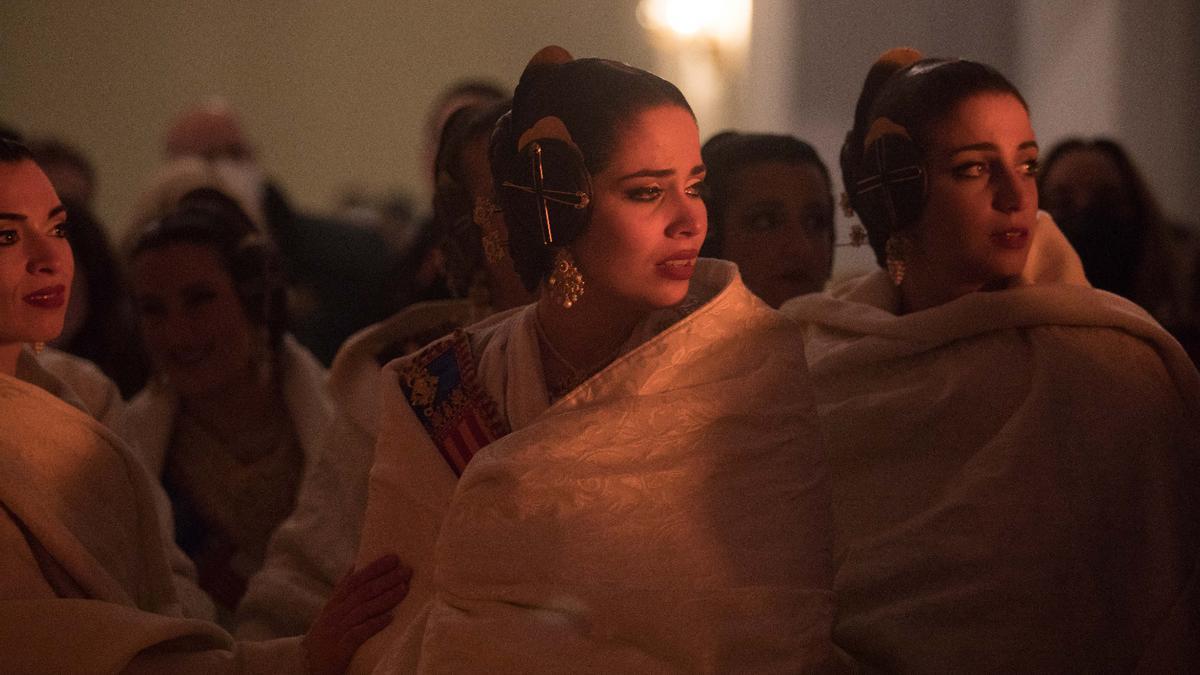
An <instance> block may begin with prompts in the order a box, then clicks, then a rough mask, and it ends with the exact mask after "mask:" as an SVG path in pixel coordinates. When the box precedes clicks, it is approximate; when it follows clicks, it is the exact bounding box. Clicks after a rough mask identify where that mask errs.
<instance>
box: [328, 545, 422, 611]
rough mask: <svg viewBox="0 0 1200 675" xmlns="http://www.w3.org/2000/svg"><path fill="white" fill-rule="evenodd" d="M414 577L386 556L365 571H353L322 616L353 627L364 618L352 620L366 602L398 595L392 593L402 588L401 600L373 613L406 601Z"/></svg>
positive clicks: (398, 562) (335, 593)
mask: <svg viewBox="0 0 1200 675" xmlns="http://www.w3.org/2000/svg"><path fill="white" fill-rule="evenodd" d="M411 577H412V570H411V569H409V568H408V567H405V566H403V565H401V564H400V560H399V559H398V558H397V557H396V556H384V557H382V558H380V559H378V560H376V561H374V562H372V563H371V564H370V565H367V566H366V567H364V568H363V569H361V570H359V571H357V572H352V573H351V574H349V575H348V576H347V577H346V578H345V579H344V580H343V581H342V582H340V583H339V584H338V586H337V588H336V589H335V591H334V593H333V594H332V595H331V596H330V599H329V601H328V602H327V603H326V604H325V607H324V609H323V610H322V614H324V615H325V617H326V618H327V619H328V620H329V621H330V622H331V623H335V624H340V625H342V626H345V627H347V628H349V627H352V626H354V625H355V624H356V623H358V621H360V620H361V619H362V617H363V614H362V613H361V612H360V613H358V614H356V615H355V617H354V618H353V619H352V618H350V614H351V612H354V611H355V610H356V609H357V608H358V607H360V606H362V605H364V603H367V602H370V601H372V600H374V599H376V598H379V597H381V596H384V595H385V594H394V593H392V592H393V591H394V590H397V589H398V591H399V597H398V598H396V599H395V600H394V601H391V602H390V604H388V605H387V606H386V607H385V608H384V609H383V610H378V611H375V612H372V613H371V614H378V613H379V611H385V610H387V609H391V608H392V607H394V606H395V605H396V603H397V602H399V601H400V600H402V599H404V596H405V595H407V594H408V581H409V579H410V578H411ZM376 604H378V603H376ZM372 606H374V605H372Z"/></svg>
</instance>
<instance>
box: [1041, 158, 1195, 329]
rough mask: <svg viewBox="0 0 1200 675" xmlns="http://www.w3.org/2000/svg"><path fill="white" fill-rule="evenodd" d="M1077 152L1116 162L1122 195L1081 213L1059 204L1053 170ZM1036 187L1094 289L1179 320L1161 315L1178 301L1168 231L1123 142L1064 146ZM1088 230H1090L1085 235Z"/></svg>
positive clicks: (1105, 196) (1043, 165) (1044, 167)
mask: <svg viewBox="0 0 1200 675" xmlns="http://www.w3.org/2000/svg"><path fill="white" fill-rule="evenodd" d="M1073 152H1096V153H1099V154H1100V155H1102V156H1104V157H1105V158H1106V159H1108V160H1109V161H1110V162H1112V164H1113V168H1115V169H1116V170H1117V175H1118V177H1119V178H1120V187H1121V189H1122V191H1121V192H1120V193H1115V194H1103V195H1096V196H1097V197H1098V199H1097V200H1096V201H1095V202H1093V203H1089V204H1083V205H1081V206H1083V207H1084V208H1083V209H1082V210H1076V209H1075V208H1071V209H1069V210H1068V209H1063V208H1062V206H1061V205H1059V204H1056V202H1055V198H1054V195H1053V194H1052V193H1048V192H1047V191H1046V181H1047V180H1048V179H1049V177H1050V175H1051V173H1052V172H1053V170H1054V167H1055V165H1057V164H1058V162H1059V161H1060V160H1062V158H1063V157H1066V156H1067V155H1069V154H1071V153H1073ZM1037 182H1038V193H1039V203H1040V204H1041V205H1042V206H1043V207H1044V208H1045V209H1046V210H1047V211H1049V212H1050V215H1051V216H1053V217H1054V220H1055V221H1056V222H1057V223H1058V224H1059V226H1060V227H1061V228H1062V230H1063V234H1065V235H1066V236H1067V239H1068V240H1069V241H1070V242H1071V245H1072V246H1074V247H1075V250H1076V252H1077V253H1079V256H1080V258H1081V259H1082V260H1083V265H1084V272H1085V273H1086V274H1087V275H1088V279H1089V280H1090V281H1091V282H1092V284H1093V285H1095V286H1096V287H1097V288H1101V289H1104V290H1106V291H1112V292H1113V293H1118V294H1120V295H1123V296H1125V297H1127V298H1130V299H1131V300H1133V301H1135V302H1137V303H1139V304H1141V305H1143V306H1144V307H1146V308H1147V309H1149V310H1151V311H1154V312H1157V313H1158V314H1159V316H1158V317H1156V318H1159V320H1160V321H1165V320H1169V319H1174V318H1175V317H1169V316H1163V315H1162V312H1161V311H1159V310H1161V309H1162V307H1161V305H1162V304H1163V302H1165V300H1164V299H1169V300H1171V301H1175V302H1178V298H1175V297H1173V296H1175V295H1178V289H1177V288H1176V282H1175V281H1174V280H1173V279H1172V276H1173V275H1172V274H1171V270H1172V269H1173V266H1172V265H1171V263H1170V260H1171V255H1170V249H1171V246H1172V243H1171V241H1170V229H1169V227H1168V225H1167V223H1166V220H1165V218H1164V217H1163V215H1162V211H1161V210H1160V207H1159V204H1158V200H1156V199H1155V198H1154V193H1153V192H1152V191H1151V190H1150V186H1149V184H1147V183H1146V180H1145V178H1144V177H1143V176H1142V174H1141V172H1140V171H1138V169H1137V167H1136V166H1135V165H1134V163H1133V159H1132V158H1131V157H1130V156H1129V153H1127V152H1126V151H1125V149H1124V148H1123V147H1121V145H1120V144H1119V143H1117V142H1116V141H1114V140H1112V139H1110V138H1094V139H1091V140H1085V139H1082V138H1078V137H1073V138H1067V139H1065V140H1063V141H1060V142H1059V143H1057V144H1056V145H1055V146H1054V147H1053V148H1051V149H1050V151H1049V152H1048V153H1046V154H1045V157H1044V159H1043V160H1042V162H1041V169H1040V170H1039V172H1038V179H1037ZM1122 206H1126V207H1128V210H1127V211H1126V210H1125V209H1122V208H1121V207H1122ZM1084 225H1090V227H1087V228H1086V230H1085V229H1083V227H1082V226H1084ZM1175 311H1179V309H1178V308H1176V309H1175Z"/></svg>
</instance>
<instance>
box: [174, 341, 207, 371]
mask: <svg viewBox="0 0 1200 675" xmlns="http://www.w3.org/2000/svg"><path fill="white" fill-rule="evenodd" d="M211 353H212V347H210V346H199V347H178V348H175V349H172V350H170V351H169V352H167V355H166V356H167V360H168V361H169V362H170V363H171V364H173V365H175V366H178V367H183V368H190V367H192V366H195V365H198V364H200V363H202V362H203V361H204V360H205V359H207V358H208V355H209V354H211Z"/></svg>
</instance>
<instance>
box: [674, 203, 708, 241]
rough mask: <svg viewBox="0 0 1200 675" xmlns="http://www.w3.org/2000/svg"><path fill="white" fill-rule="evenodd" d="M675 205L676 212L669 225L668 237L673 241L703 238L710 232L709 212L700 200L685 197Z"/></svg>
mask: <svg viewBox="0 0 1200 675" xmlns="http://www.w3.org/2000/svg"><path fill="white" fill-rule="evenodd" d="M675 203H676V206H675V209H676V212H675V213H674V214H673V217H672V218H671V222H670V223H669V224H668V225H667V237H668V238H671V239H687V238H691V237H701V238H703V237H704V234H705V232H706V231H707V230H708V211H707V209H705V208H704V202H703V201H701V200H700V199H698V198H695V197H691V196H688V195H683V196H681V197H680V198H679V199H677V200H676V202H675Z"/></svg>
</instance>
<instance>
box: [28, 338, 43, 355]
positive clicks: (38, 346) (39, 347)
mask: <svg viewBox="0 0 1200 675" xmlns="http://www.w3.org/2000/svg"><path fill="white" fill-rule="evenodd" d="M31 346H32V347H33V353H34V354H41V353H42V352H43V351H45V349H46V343H45V342H40V341H39V342H35V343H33V345H31Z"/></svg>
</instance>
